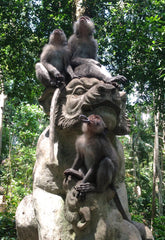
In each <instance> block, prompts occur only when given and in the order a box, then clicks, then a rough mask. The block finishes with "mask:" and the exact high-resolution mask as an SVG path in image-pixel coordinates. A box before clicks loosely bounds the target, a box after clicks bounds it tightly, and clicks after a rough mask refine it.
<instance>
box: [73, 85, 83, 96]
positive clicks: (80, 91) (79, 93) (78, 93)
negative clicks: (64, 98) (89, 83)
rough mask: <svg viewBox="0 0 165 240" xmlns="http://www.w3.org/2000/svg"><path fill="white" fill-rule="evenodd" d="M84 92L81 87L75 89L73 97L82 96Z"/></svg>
mask: <svg viewBox="0 0 165 240" xmlns="http://www.w3.org/2000/svg"><path fill="white" fill-rule="evenodd" d="M85 92H86V90H85V88H83V87H77V88H75V90H74V91H73V94H74V95H83V94H84V93H85Z"/></svg>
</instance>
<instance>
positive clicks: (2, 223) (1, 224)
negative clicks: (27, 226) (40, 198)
mask: <svg viewBox="0 0 165 240" xmlns="http://www.w3.org/2000/svg"><path fill="white" fill-rule="evenodd" d="M0 239H1V240H15V239H16V229H15V221H14V214H12V213H8V212H5V213H0Z"/></svg>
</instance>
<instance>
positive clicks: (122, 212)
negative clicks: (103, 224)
mask: <svg viewBox="0 0 165 240" xmlns="http://www.w3.org/2000/svg"><path fill="white" fill-rule="evenodd" d="M112 189H113V191H114V192H115V195H114V201H115V204H116V206H117V208H118V210H119V212H120V213H121V215H122V217H123V218H124V219H125V220H127V221H129V222H130V219H129V218H128V216H127V214H126V213H125V210H124V208H123V205H122V203H121V201H120V198H119V196H118V193H117V191H116V189H115V188H114V187H112Z"/></svg>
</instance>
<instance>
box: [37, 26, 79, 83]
mask: <svg viewBox="0 0 165 240" xmlns="http://www.w3.org/2000/svg"><path fill="white" fill-rule="evenodd" d="M69 61H70V51H69V49H68V47H67V39H66V36H65V33H64V31H63V30H61V29H55V30H54V31H53V32H52V33H51V34H50V37H49V43H48V44H46V45H45V46H44V48H43V50H42V53H41V56H40V62H39V63H37V64H36V65H35V70H36V76H37V78H38V79H39V80H40V82H41V83H42V84H43V85H44V86H45V87H59V86H60V85H61V84H62V83H65V82H66V76H67V73H68V74H69V75H70V77H71V79H72V78H74V77H75V74H74V72H73V70H72V68H71V66H70V64H69Z"/></svg>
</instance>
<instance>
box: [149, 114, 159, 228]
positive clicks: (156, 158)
mask: <svg viewBox="0 0 165 240" xmlns="http://www.w3.org/2000/svg"><path fill="white" fill-rule="evenodd" d="M159 115H160V113H159V111H158V112H157V113H155V116H154V122H155V139H154V159H153V187H152V215H151V228H152V230H153V227H152V226H153V221H154V217H155V215H156V185H157V180H158V166H159Z"/></svg>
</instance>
